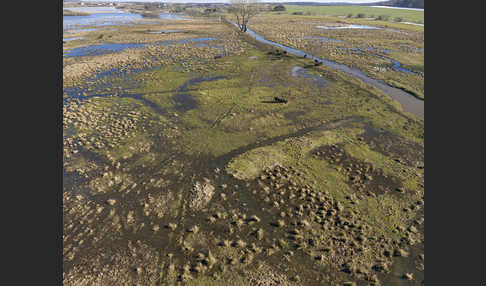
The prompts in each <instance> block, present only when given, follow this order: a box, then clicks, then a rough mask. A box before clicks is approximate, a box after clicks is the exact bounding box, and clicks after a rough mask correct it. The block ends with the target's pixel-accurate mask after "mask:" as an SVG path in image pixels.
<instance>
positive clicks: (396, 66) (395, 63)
mask: <svg viewBox="0 0 486 286" xmlns="http://www.w3.org/2000/svg"><path fill="white" fill-rule="evenodd" d="M389 60H390V62H391V63H392V66H391V68H392V69H394V70H397V71H401V72H406V73H409V74H418V73H416V72H413V71H411V70H409V69H406V68H403V67H401V63H400V62H398V61H396V60H394V59H389Z"/></svg>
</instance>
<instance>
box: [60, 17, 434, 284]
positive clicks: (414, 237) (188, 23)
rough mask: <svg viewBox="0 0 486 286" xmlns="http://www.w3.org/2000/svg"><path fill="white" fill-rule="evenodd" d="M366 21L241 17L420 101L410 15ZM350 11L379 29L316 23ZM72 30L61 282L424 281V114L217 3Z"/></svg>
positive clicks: (66, 83) (419, 66)
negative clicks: (203, 9)
mask: <svg viewBox="0 0 486 286" xmlns="http://www.w3.org/2000/svg"><path fill="white" fill-rule="evenodd" d="M228 18H230V16H228ZM372 22H373V23H369V22H367V20H359V19H344V20H343V19H342V18H335V17H324V16H321V17H318V16H312V17H307V16H302V17H300V16H292V15H270V14H269V15H261V16H258V17H255V18H253V19H252V20H251V22H250V23H249V27H250V28H251V29H253V30H255V31H257V32H258V33H261V34H262V35H264V36H265V37H266V38H268V39H270V40H272V41H275V42H279V43H282V44H284V45H288V46H290V47H294V48H299V49H302V50H305V51H306V52H309V53H311V54H315V55H316V56H320V57H322V58H326V59H331V60H334V61H336V62H340V63H344V64H346V65H349V66H353V67H356V68H359V69H360V70H362V71H363V72H365V73H367V74H368V75H369V76H371V77H373V78H377V79H383V80H384V81H385V82H386V83H388V84H390V85H394V86H399V87H400V88H403V89H404V90H407V91H410V92H411V93H413V94H414V95H415V96H416V97H419V98H424V90H423V77H424V70H423V52H422V51H421V49H423V47H424V44H423V27H417V26H413V25H405V24H402V25H400V26H396V25H398V24H396V23H389V24H388V25H392V26H386V24H383V25H382V23H378V22H377V21H372ZM308 23H312V24H308ZM348 24H361V25H373V26H379V27H381V28H382V29H370V30H353V29H342V30H327V29H319V28H315V26H344V25H348ZM84 28H86V29H88V30H87V31H83V30H69V31H68V30H67V31H65V32H69V37H78V38H77V39H75V40H71V41H66V42H65V43H64V45H63V50H64V58H63V114H64V116H63V128H64V134H63V143H64V150H63V154H64V159H63V165H64V179H63V184H64V191H63V224H64V231H63V283H64V284H65V285H423V284H424V207H425V196H424V119H423V118H420V117H417V116H415V115H413V114H411V113H409V112H407V111H406V110H403V108H402V107H401V106H400V104H399V103H398V102H396V101H394V100H393V99H392V98H390V97H389V96H388V95H387V94H385V93H384V92H382V91H381V90H378V89H376V88H374V87H372V86H369V85H367V84H365V83H364V82H362V81H360V80H359V79H357V78H354V77H352V76H351V75H349V74H346V73H343V72H340V71H336V70H334V69H331V68H330V67H327V66H326V65H316V64H315V62H314V61H312V60H310V59H306V58H302V57H297V56H293V55H290V54H288V53H285V52H282V51H281V50H279V51H277V50H276V49H275V48H274V47H270V46H267V45H263V44H261V43H258V42H256V41H254V40H252V39H251V38H249V37H248V36H246V35H244V34H241V33H240V32H238V30H237V29H236V27H234V26H232V25H230V24H227V23H225V22H223V21H220V20H219V19H218V18H208V17H204V18H203V17H201V18H197V17H192V18H184V19H182V20H181V19H178V20H173V19H157V18H150V19H149V20H148V22H144V23H139V24H136V25H110V26H92V27H84ZM390 29H394V30H399V31H400V32H395V31H390ZM308 37H309V38H308ZM311 37H313V38H311ZM318 37H321V39H320V38H318ZM322 38H326V39H335V40H339V41H327V40H323V41H320V40H322ZM341 41H342V42H341ZM115 44H116V45H115ZM133 44H137V45H133ZM115 47H116V48H115ZM339 47H343V48H346V49H348V50H341V49H339ZM352 48H358V49H359V50H360V51H361V53H362V54H361V55H360V56H357V55H355V54H354V53H353V52H352ZM80 49H81V50H80ZM368 49H369V50H368ZM383 50H390V52H388V53H384V52H383ZM80 52H82V53H80ZM77 53H80V55H79V56H78V55H77ZM69 55H76V56H69ZM388 58H391V59H393V60H396V61H398V62H400V63H401V64H402V65H401V67H402V68H404V69H407V70H410V71H412V72H413V73H408V72H406V71H403V70H397V69H394V68H393V64H391V62H390V60H389V59H388ZM277 99H281V100H277ZM416 100H420V99H416Z"/></svg>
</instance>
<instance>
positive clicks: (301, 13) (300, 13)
mask: <svg viewBox="0 0 486 286" xmlns="http://www.w3.org/2000/svg"><path fill="white" fill-rule="evenodd" d="M292 15H304V12H293V13H292Z"/></svg>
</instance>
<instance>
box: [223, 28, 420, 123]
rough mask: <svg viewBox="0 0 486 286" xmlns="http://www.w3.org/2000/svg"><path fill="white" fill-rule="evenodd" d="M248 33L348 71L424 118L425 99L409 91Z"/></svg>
mask: <svg viewBox="0 0 486 286" xmlns="http://www.w3.org/2000/svg"><path fill="white" fill-rule="evenodd" d="M231 23H232V24H233V25H235V26H236V24H235V23H233V22H231ZM247 33H248V35H250V36H251V37H252V38H254V39H255V40H257V41H259V42H262V43H265V44H269V45H272V46H275V47H278V48H280V49H283V50H285V51H287V52H288V53H290V54H293V55H296V56H300V57H306V58H309V59H315V60H318V61H320V62H322V63H323V64H324V65H326V66H328V67H331V68H333V69H336V70H339V71H342V72H345V73H347V74H349V75H351V76H353V77H356V78H359V79H360V80H362V81H363V82H365V83H367V84H370V85H372V86H374V87H376V88H378V89H379V90H381V91H383V92H384V93H386V94H388V95H389V96H390V97H391V98H393V99H395V100H396V101H398V102H399V103H400V104H401V106H402V108H403V110H404V111H406V112H409V113H411V114H414V115H416V116H417V117H419V118H422V119H423V118H424V101H423V100H420V99H418V98H416V97H415V96H413V95H411V94H409V93H407V92H405V91H403V90H401V89H398V88H394V87H391V86H389V85H388V84H386V83H385V82H384V81H383V80H378V79H373V78H370V77H369V76H368V75H366V74H365V73H364V72H362V71H360V70H358V69H355V68H351V67H349V66H346V65H343V64H340V63H336V62H333V61H329V60H325V59H321V58H319V57H316V56H313V55H311V54H308V53H306V52H304V51H301V50H297V49H293V48H290V47H287V46H284V45H282V44H279V43H276V42H272V41H269V40H266V39H265V38H264V37H263V36H261V35H259V34H257V33H255V32H254V31H252V30H250V29H248V30H247Z"/></svg>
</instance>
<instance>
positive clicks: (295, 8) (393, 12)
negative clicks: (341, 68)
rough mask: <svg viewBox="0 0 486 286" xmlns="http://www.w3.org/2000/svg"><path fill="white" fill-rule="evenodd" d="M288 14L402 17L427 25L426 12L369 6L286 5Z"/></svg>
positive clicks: (404, 19) (405, 20) (407, 20)
mask: <svg viewBox="0 0 486 286" xmlns="http://www.w3.org/2000/svg"><path fill="white" fill-rule="evenodd" d="M285 7H286V8H287V13H289V14H291V13H293V12H304V13H306V12H310V13H311V14H314V15H333V16H347V15H348V14H353V17H356V15H358V14H359V13H362V14H364V15H365V17H378V16H381V15H388V16H389V18H390V21H391V20H393V19H395V18H397V17H401V18H402V19H403V21H404V22H414V23H421V24H423V23H425V22H424V14H425V13H424V11H415V10H404V9H384V8H375V7H367V6H300V5H285Z"/></svg>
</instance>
